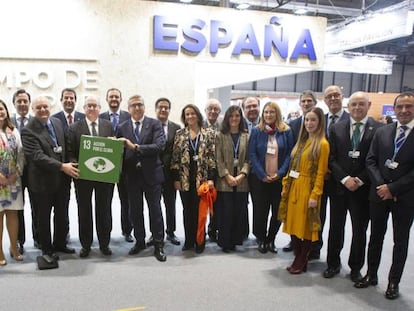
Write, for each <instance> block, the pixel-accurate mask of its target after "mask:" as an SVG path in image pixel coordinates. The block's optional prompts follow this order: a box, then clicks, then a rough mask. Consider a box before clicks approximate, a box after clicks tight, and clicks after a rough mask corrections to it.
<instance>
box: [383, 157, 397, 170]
mask: <svg viewBox="0 0 414 311" xmlns="http://www.w3.org/2000/svg"><path fill="white" fill-rule="evenodd" d="M385 166H386V167H388V168H389V169H390V170H395V169H396V168H397V167H398V162H395V161H393V160H390V159H387V161H385Z"/></svg>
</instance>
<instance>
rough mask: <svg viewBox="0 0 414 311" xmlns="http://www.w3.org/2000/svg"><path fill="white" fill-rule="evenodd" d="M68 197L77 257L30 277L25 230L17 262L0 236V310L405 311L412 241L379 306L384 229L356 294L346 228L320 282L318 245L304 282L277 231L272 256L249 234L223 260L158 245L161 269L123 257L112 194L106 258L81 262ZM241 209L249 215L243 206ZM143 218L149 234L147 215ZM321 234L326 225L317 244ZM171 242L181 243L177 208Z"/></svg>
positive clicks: (212, 249) (413, 265)
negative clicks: (334, 263) (395, 290)
mask: <svg viewBox="0 0 414 311" xmlns="http://www.w3.org/2000/svg"><path fill="white" fill-rule="evenodd" d="M72 198H73V199H72V200H71V204H70V205H71V207H70V217H71V231H70V234H71V243H70V246H71V247H75V248H76V250H77V254H76V255H62V256H61V260H60V261H59V265H60V266H59V269H55V270H43V271H39V270H38V269H37V266H36V256H38V255H39V254H40V251H39V250H37V249H35V248H33V243H32V241H31V231H30V229H29V230H28V232H27V239H28V241H27V243H26V253H25V255H24V261H23V262H15V261H13V260H12V259H11V258H10V257H9V255H8V254H7V253H8V252H6V250H8V245H9V242H8V235H7V233H5V234H4V237H3V240H4V251H5V253H6V254H7V256H6V257H7V260H8V264H7V265H6V266H4V267H0V297H1V298H0V310H1V311H9V310H10V311H11V310H18V311H26V310H27V311H29V310H30V311H33V310H35V311H37V310H39V311H40V310H41V311H49V310H50V311H52V310H53V311H54V310H60V311H66V310H68V311H73V310H81V311H89V310H90V311H92V310H99V311H120V310H123V311H134V310H148V311H166V310H170V311H195V310H197V311H213V310H214V311H216V310H217V311H221V310H223V311H224V310H226V311H227V310H228V311H232V310H234V311H236V310H237V311H244V310H246V311H247V310H249V311H250V310H255V311H256V310H263V311H267V310H269V311H273V310H292V311H294V310H306V311H309V310H414V261H413V258H414V256H413V255H414V249H413V243H412V242H411V243H410V244H411V245H410V246H411V248H410V249H409V255H408V256H409V257H408V260H407V264H406V268H405V272H404V275H403V279H402V281H401V284H400V292H401V297H400V298H399V299H397V300H395V301H389V300H387V299H385V298H384V291H385V289H386V286H387V273H388V269H389V266H390V262H391V252H392V229H391V225H390V226H389V231H388V233H387V237H386V241H385V244H384V251H383V255H382V263H381V266H380V271H379V284H378V286H375V287H370V288H367V289H356V288H354V287H353V283H352V282H351V281H350V279H349V275H348V274H349V268H348V267H347V256H348V254H349V243H350V226H349V225H347V228H346V232H347V237H346V241H345V247H344V250H343V253H342V265H343V267H342V270H341V273H340V274H339V275H338V276H336V277H335V278H333V279H329V280H328V279H324V278H323V277H322V272H323V270H324V269H325V268H326V264H325V258H326V245H325V246H324V248H323V250H322V254H321V255H322V256H321V259H320V260H316V261H312V262H310V264H309V267H308V272H307V273H304V274H301V275H290V274H289V273H288V272H287V271H286V267H287V266H288V265H289V264H290V263H291V261H292V254H291V253H284V252H282V250H281V248H282V247H283V246H284V245H285V244H286V243H287V242H288V240H289V237H288V236H287V235H286V234H284V233H282V232H279V234H278V236H277V240H276V244H277V247H279V248H280V249H279V253H278V254H270V253H267V254H264V255H263V254H260V253H259V252H258V251H257V248H256V243H255V240H254V236H252V235H250V238H249V240H247V241H246V242H245V244H244V245H243V246H242V247H239V248H237V250H236V251H235V252H233V253H231V254H226V253H223V252H222V251H221V249H220V248H219V247H218V246H217V245H216V244H214V243H207V246H206V250H205V252H204V253H203V254H201V255H197V254H195V253H194V252H192V251H186V252H182V251H181V246H174V245H172V244H170V243H168V242H166V245H165V252H166V254H167V256H168V259H167V262H165V263H160V262H158V261H157V260H156V259H155V258H154V257H153V255H152V252H153V249H152V248H147V249H146V250H144V251H143V252H142V253H140V254H138V255H136V256H134V257H131V256H128V254H127V253H128V250H129V248H130V247H131V246H132V245H133V244H132V243H127V242H125V241H124V240H123V238H122V236H121V230H120V220H119V200H118V197H117V195H115V196H114V202H113V226H114V228H113V231H112V239H111V244H110V247H111V248H112V250H113V251H114V254H113V255H112V256H110V257H104V256H103V255H101V253H100V252H99V249H98V245H97V244H96V242H95V244H94V248H93V250H92V252H91V255H90V257H89V258H87V259H80V258H79V256H78V253H79V249H80V244H79V241H78V234H77V230H78V229H77V210H76V203H75V200H74V196H72ZM249 209H250V212H251V206H249ZM25 215H26V226H27V228H30V211H29V208H28V207H27V206H26V210H25ZM145 217H146V224H147V226H148V214H147V213H146V214H145ZM328 219H329V217H328ZM328 221H329V220H328ZM347 223H348V224H349V220H348V222H347ZM328 229H329V225H327V228H326V230H325V234H324V235H325V239H326V237H327V233H328ZM148 232H149V231H148V230H147V235H148V236H149V235H150V233H148ZM176 234H177V236H178V237H179V238H180V239H181V240H182V241H183V237H184V233H183V228H182V207H181V203H180V201H179V200H177V232H176ZM413 238H414V237H413ZM95 241H96V239H95ZM364 272H365V267H364V271H363V273H364Z"/></svg>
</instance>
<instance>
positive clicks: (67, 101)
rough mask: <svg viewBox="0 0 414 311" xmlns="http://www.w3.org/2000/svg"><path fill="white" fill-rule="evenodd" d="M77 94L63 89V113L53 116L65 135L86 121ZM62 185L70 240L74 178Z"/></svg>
mask: <svg viewBox="0 0 414 311" xmlns="http://www.w3.org/2000/svg"><path fill="white" fill-rule="evenodd" d="M76 100H77V98H76V92H75V90H72V89H68V88H66V89H63V90H62V92H61V94H60V103H61V104H62V108H63V110H62V111H59V112H58V113H55V114H54V115H52V117H55V118H58V119H59V120H60V121H61V122H62V125H63V130H64V132H65V135H66V134H67V132H68V127H69V126H70V125H71V124H73V123H74V122H77V121H79V120H83V119H85V114H84V113H82V112H78V111H76V110H75V108H76ZM62 183H63V185H62V189H63V191H62V196H64V200H65V206H66V208H65V209H66V210H67V211H68V213H67V214H66V218H67V224H68V226H67V228H66V230H67V239H68V240H69V236H70V235H69V201H70V187H71V183H72V178H70V176H65V177H64V180H63V182H62Z"/></svg>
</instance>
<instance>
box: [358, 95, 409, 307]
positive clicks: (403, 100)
mask: <svg viewBox="0 0 414 311" xmlns="http://www.w3.org/2000/svg"><path fill="white" fill-rule="evenodd" d="M394 112H395V115H396V117H397V120H398V122H395V123H393V124H388V125H385V126H383V127H381V128H379V129H378V130H377V132H376V133H375V135H374V138H373V140H372V143H371V147H370V149H369V152H368V156H367V161H366V166H367V171H368V175H369V178H370V180H371V188H370V193H369V200H370V209H369V212H370V217H371V236H370V241H369V245H368V270H367V274H366V275H365V276H364V278H363V279H362V280H361V281H360V282H357V283H355V287H357V288H365V287H368V286H370V285H377V284H378V276H377V271H378V267H379V264H380V260H381V252H382V246H383V242H384V235H385V233H386V231H387V222H388V216H389V214H390V213H391V214H392V227H393V238H394V248H393V254H392V264H391V269H390V272H389V274H388V287H387V290H386V292H385V297H386V298H387V299H396V298H398V297H399V283H400V280H401V276H402V273H403V270H404V265H405V261H406V260H407V252H408V244H409V237H410V229H411V225H412V224H413V218H414V161H413V159H414V131H413V127H414V93H401V94H400V95H398V96H397V97H396V98H395V100H394Z"/></svg>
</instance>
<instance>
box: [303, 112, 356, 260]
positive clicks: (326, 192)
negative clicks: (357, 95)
mask: <svg viewBox="0 0 414 311" xmlns="http://www.w3.org/2000/svg"><path fill="white" fill-rule="evenodd" d="M348 119H349V113H348V112H346V111H344V112H343V113H342V115H341V117H340V118H339V120H337V121H336V122H340V121H344V120H348ZM325 124H326V129H325V130H326V131H325V134H326V138H327V139H328V137H329V135H328V124H329V122H328V114H325ZM334 185H335V181H334V180H333V178H332V176H331V175H330V174H329V175H328V176H327V177H326V179H325V183H324V185H323V194H322V198H321V209H320V217H321V230H320V231H319V240H318V241H316V242H312V249H311V255H313V254H315V255H318V256H319V253H320V250H321V248H322V246H323V240H322V233H323V227H324V225H325V220H326V205H327V203H328V197H330V196H331V193H332V188H333V187H334Z"/></svg>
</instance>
